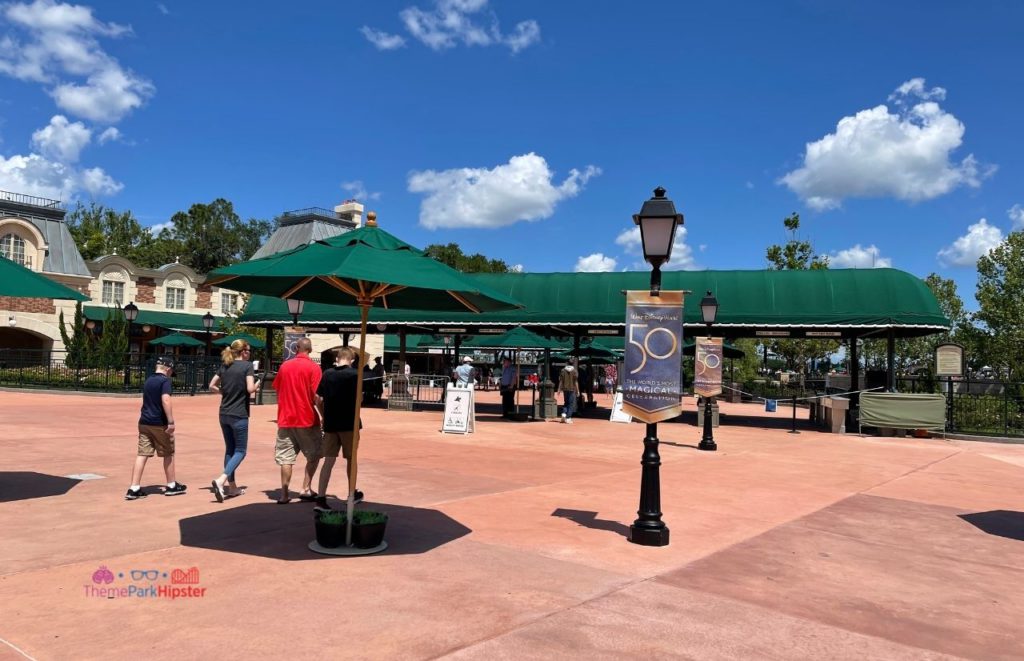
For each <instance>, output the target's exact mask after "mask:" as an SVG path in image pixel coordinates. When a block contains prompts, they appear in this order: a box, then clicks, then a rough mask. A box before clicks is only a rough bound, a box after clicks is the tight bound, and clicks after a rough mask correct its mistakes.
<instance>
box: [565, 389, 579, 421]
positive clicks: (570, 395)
mask: <svg viewBox="0 0 1024 661" xmlns="http://www.w3.org/2000/svg"><path fill="white" fill-rule="evenodd" d="M562 396H563V397H565V406H563V407H562V415H564V416H565V417H566V418H571V417H572V414H573V413H575V412H576V391H574V390H564V391H562Z"/></svg>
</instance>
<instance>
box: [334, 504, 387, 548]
mask: <svg viewBox="0 0 1024 661" xmlns="http://www.w3.org/2000/svg"><path fill="white" fill-rule="evenodd" d="M387 525H388V515H387V514H386V513H384V512H374V511H370V510H357V511H355V512H354V513H353V514H352V546H355V547H356V548H360V549H372V548H374V547H375V546H380V543H381V542H383V541H384V530H385V529H386V528H387ZM343 534H344V533H343Z"/></svg>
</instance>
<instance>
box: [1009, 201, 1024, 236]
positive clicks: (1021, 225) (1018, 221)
mask: <svg viewBox="0 0 1024 661" xmlns="http://www.w3.org/2000/svg"><path fill="white" fill-rule="evenodd" d="M1006 213H1007V215H1009V216H1010V220H1012V221H1013V229H1015V230H1024V206H1021V205H1019V204H1015V205H1013V206H1012V207H1010V208H1009V209H1007V211H1006Z"/></svg>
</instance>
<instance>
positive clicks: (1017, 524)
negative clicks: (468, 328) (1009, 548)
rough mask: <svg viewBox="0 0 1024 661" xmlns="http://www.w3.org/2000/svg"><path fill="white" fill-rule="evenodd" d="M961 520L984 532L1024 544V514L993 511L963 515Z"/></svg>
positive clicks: (1009, 511)
mask: <svg viewBox="0 0 1024 661" xmlns="http://www.w3.org/2000/svg"><path fill="white" fill-rule="evenodd" d="M960 518H961V519H963V520H964V521H966V522H967V523H969V524H971V525H972V526H974V527H975V528H977V529H978V530H981V531H982V532H987V533H988V534H990V535H996V536H997V537H1005V538H1007V539H1015V540H1017V541H1019V542H1024V512H1013V511H1011V510H991V511H989V512H975V513H974V514H961V515H960Z"/></svg>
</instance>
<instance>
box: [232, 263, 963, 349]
mask: <svg viewBox="0 0 1024 661" xmlns="http://www.w3.org/2000/svg"><path fill="white" fill-rule="evenodd" d="M465 277H466V278H468V279H470V280H473V281H475V282H476V283H478V285H479V286H480V287H487V288H489V289H493V290H497V291H499V292H502V293H504V294H506V295H507V296H509V297H511V298H514V299H515V300H518V301H520V302H521V303H523V305H524V306H525V307H524V308H522V309H517V310H505V311H499V312H484V313H483V314H479V315H474V314H469V313H462V312H429V311H424V310H397V309H394V310H389V309H381V308H374V309H373V310H371V311H370V321H371V322H373V323H374V324H396V325H407V326H421V327H424V328H427V329H436V330H438V331H440V332H449V333H450V332H453V331H445V330H444V327H454V328H461V329H464V330H463V331H462V332H464V333H470V334H472V333H474V332H478V331H479V330H484V329H490V330H496V329H499V328H506V329H507V328H509V327H514V326H526V327H528V328H530V329H532V330H539V329H543V328H551V329H552V330H554V331H555V332H558V331H559V329H562V330H563V331H564V334H565V335H571V334H572V332H573V329H574V328H575V329H577V330H579V331H580V332H584V333H587V332H591V333H594V332H595V331H597V332H608V333H611V334H618V335H621V333H622V329H623V327H624V326H625V316H626V297H625V296H624V295H623V293H622V292H623V291H624V290H645V289H648V288H649V286H650V274H649V273H647V272H618V273H476V274H466V275H465ZM662 288H663V289H665V290H688V291H690V292H691V293H690V294H688V295H687V296H686V299H685V306H684V324H685V325H686V326H688V330H687V335H692V334H694V333H698V334H699V333H701V332H703V329H704V327H705V326H704V324H703V322H702V320H701V315H700V299H701V297H702V296H703V294H704V292H705V291H707V290H711V291H712V292H713V293H714V294H715V297H716V298H717V299H718V303H719V309H718V320H717V321H716V323H715V325H714V328H715V330H716V335H717V334H727V335H729V336H730V337H768V338H779V337H787V336H788V337H809V338H837V339H838V338H840V337H842V338H848V337H854V336H863V335H867V334H869V333H872V332H875V333H878V332H884V331H886V330H888V329H890V328H891V329H893V331H894V333H895V334H896V336H897V337H915V336H920V335H928V334H931V333H936V332H940V331H943V330H946V329H948V328H949V320H948V319H946V318H945V316H943V314H942V310H941V309H940V308H939V304H938V302H937V301H936V299H935V296H934V295H933V294H932V292H931V290H930V289H929V288H928V286H927V285H926V284H925V283H924V281H923V280H921V279H920V278H918V277H916V276H914V275H911V274H910V273H906V272H904V271H900V270H897V269H823V270H814V271H810V270H807V271H771V270H764V271H665V272H663V273H662ZM358 319H359V309H358V308H356V307H355V306H344V305H317V304H311V303H307V304H306V307H305V310H304V312H303V315H302V318H301V321H302V322H303V323H305V324H310V325H317V324H327V325H330V324H347V325H351V324H352V323H354V322H355V321H357V320H358ZM242 322H243V323H249V324H268V325H282V324H290V323H291V317H290V315H289V314H288V309H287V305H286V304H285V302H284V301H282V300H279V299H270V298H266V297H262V296H254V297H253V298H252V300H250V301H249V304H248V306H247V307H246V309H245V313H244V314H243V315H242ZM602 329H604V330H602ZM698 329H699V330H698ZM787 333H791V334H789V335H787ZM620 341H621V340H620Z"/></svg>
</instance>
